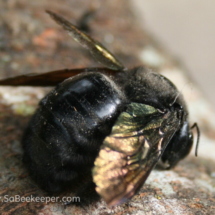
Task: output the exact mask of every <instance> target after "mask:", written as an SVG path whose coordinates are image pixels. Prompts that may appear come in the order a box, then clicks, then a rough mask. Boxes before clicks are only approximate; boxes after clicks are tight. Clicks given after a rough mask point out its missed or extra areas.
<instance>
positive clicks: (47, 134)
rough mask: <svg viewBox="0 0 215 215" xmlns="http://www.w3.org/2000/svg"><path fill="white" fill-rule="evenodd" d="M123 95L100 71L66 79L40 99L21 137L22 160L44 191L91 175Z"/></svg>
mask: <svg viewBox="0 0 215 215" xmlns="http://www.w3.org/2000/svg"><path fill="white" fill-rule="evenodd" d="M125 103H126V99H125V98H124V95H123V94H122V92H121V91H120V90H119V89H118V88H117V86H116V85H115V84H114V82H113V81H111V80H110V79H109V78H108V77H107V76H105V75H103V74H101V73H93V72H92V73H84V74H81V75H78V76H75V77H74V78H69V79H66V80H65V81H64V82H62V83H61V84H59V85H58V86H57V87H56V88H55V89H54V90H52V91H51V92H50V93H49V94H48V95H47V96H46V97H45V98H44V99H43V100H42V101H41V102H40V106H39V108H38V110H37V111H36V113H35V114H34V116H33V117H32V119H31V121H30V123H29V125H28V127H27V129H26V132H25V134H24V136H23V141H22V143H23V147H24V162H25V163H26V164H27V166H28V168H29V170H30V173H31V175H32V177H33V178H34V179H35V180H36V181H37V182H38V183H39V184H40V185H41V186H42V187H43V188H44V189H46V190H48V191H51V192H58V191H61V190H62V189H63V188H64V187H65V186H68V184H72V183H73V182H74V183H75V181H76V180H79V179H80V178H81V177H87V175H90V174H91V168H92V166H93V163H94V160H95V158H96V156H97V154H98V152H99V149H100V145H101V144H102V142H103V140H104V138H105V137H106V136H107V135H109V133H110V132H111V128H112V126H113V124H114V122H115V120H116V118H117V117H118V115H119V114H120V112H122V111H123V109H124V108H125Z"/></svg>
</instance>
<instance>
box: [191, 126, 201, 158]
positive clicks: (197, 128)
mask: <svg viewBox="0 0 215 215" xmlns="http://www.w3.org/2000/svg"><path fill="white" fill-rule="evenodd" d="M193 128H196V131H197V140H196V150H195V156H196V157H197V155H198V153H197V152H198V148H199V139H200V130H199V126H198V124H197V123H196V122H195V123H194V124H193V125H192V126H191V129H193Z"/></svg>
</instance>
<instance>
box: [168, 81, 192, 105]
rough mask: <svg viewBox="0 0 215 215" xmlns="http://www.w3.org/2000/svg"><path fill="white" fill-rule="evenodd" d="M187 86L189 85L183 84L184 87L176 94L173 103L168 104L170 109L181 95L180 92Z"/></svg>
mask: <svg viewBox="0 0 215 215" xmlns="http://www.w3.org/2000/svg"><path fill="white" fill-rule="evenodd" d="M187 84H189V83H185V84H184V86H183V87H182V89H181V90H180V91H178V93H177V94H176V96H175V98H174V100H173V102H172V103H170V105H169V106H170V107H171V106H173V105H174V103H175V102H176V100H177V98H178V97H179V95H180V94H181V92H182V91H183V89H184V88H185V87H186V85H187Z"/></svg>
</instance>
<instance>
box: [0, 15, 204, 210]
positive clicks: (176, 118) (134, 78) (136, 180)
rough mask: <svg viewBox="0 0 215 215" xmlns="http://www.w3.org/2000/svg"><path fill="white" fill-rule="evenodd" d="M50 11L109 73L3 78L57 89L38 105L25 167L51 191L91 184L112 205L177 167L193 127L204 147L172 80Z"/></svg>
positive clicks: (26, 140)
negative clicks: (161, 167)
mask: <svg viewBox="0 0 215 215" xmlns="http://www.w3.org/2000/svg"><path fill="white" fill-rule="evenodd" d="M47 13H49V15H50V16H51V17H52V18H53V19H54V20H55V21H56V22H57V23H58V24H60V25H61V26H62V27H63V28H64V29H65V30H67V31H68V32H69V34H70V35H71V36H72V37H73V38H74V39H75V40H76V41H77V42H79V43H80V44H81V45H82V46H83V47H85V48H86V49H88V50H89V51H90V52H91V54H92V55H93V56H94V57H95V58H96V60H97V61H99V62H100V63H102V64H103V65H104V66H106V67H107V68H86V69H72V70H61V71H54V72H49V73H45V74H37V75H22V76H18V77H14V78H8V79H6V80H2V81H0V85H13V86H25V85H30V86H47V85H48V86H56V85H57V86H56V87H55V88H54V89H53V90H52V91H51V92H50V93H49V94H48V95H46V96H45V97H44V98H43V99H42V100H41V101H40V103H39V108H38V110H37V111H36V113H35V114H34V115H33V117H32V119H31V120H30V122H29V125H28V127H27V129H26V131H25V133H24V136H23V139H22V145H23V149H24V162H25V164H26V165H27V167H28V169H29V172H30V174H31V176H32V177H33V179H34V180H36V182H37V183H38V184H39V185H40V186H41V187H42V188H43V189H45V190H47V191H49V192H52V193H56V192H61V191H62V190H64V189H67V188H68V187H69V186H71V185H73V187H74V186H76V185H78V184H79V183H80V182H82V181H84V180H87V181H88V182H91V183H92V181H93V183H94V184H95V190H96V192H97V193H98V194H99V195H100V196H101V197H103V198H104V200H105V201H106V202H107V204H108V205H109V206H113V205H117V204H121V203H123V202H126V201H127V200H128V199H130V198H131V197H132V196H133V195H134V194H135V193H136V192H137V191H138V190H139V189H140V187H141V186H142V185H143V184H144V182H145V181H146V179H147V177H148V176H149V174H150V172H151V171H152V169H153V167H154V166H155V165H156V164H157V162H158V161H159V160H160V159H161V161H162V162H163V163H165V164H167V165H168V168H172V167H174V166H175V165H176V163H177V162H178V161H180V160H181V159H183V158H184V157H185V156H187V155H188V153H189V152H190V150H191V147H192V145H193V134H192V132H191V129H192V128H193V127H196V128H197V131H198V139H197V145H198V142H199V135H200V132H199V129H198V126H197V124H196V123H195V124H194V125H193V126H192V127H191V128H190V126H189V123H188V111H187V108H186V105H185V102H184V99H183V97H182V95H181V94H180V93H179V91H178V90H177V89H176V87H175V86H174V84H173V83H172V82H171V81H170V80H168V79H167V78H165V77H164V76H162V75H160V74H158V73H154V72H151V71H149V70H148V69H147V68H145V67H138V68H134V69H131V70H128V69H127V68H125V67H124V66H123V65H122V64H121V63H120V62H119V61H118V60H117V59H116V57H114V55H113V54H111V53H110V52H109V51H108V50H107V49H106V48H104V47H103V46H102V45H101V44H100V43H99V42H97V41H95V40H93V39H92V38H90V37H89V36H88V35H86V34H85V33H83V32H82V31H80V30H78V29H77V28H76V27H75V26H74V25H72V24H71V23H70V22H68V21H67V20H65V19H64V18H63V17H61V16H59V15H57V14H55V13H53V12H51V11H47ZM196 151H197V147H196ZM86 184H87V183H86ZM86 187H88V186H86Z"/></svg>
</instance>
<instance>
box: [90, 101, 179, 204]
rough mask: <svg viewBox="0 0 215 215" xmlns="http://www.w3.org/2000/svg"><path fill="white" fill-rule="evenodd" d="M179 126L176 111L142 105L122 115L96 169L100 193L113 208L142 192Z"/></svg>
mask: <svg viewBox="0 0 215 215" xmlns="http://www.w3.org/2000/svg"><path fill="white" fill-rule="evenodd" d="M179 124H180V121H179V119H178V118H177V113H176V112H170V111H166V112H161V111H159V110H158V109H156V108H154V107H152V106H149V105H144V104H139V103H131V104H130V105H129V106H128V108H127V110H126V111H125V112H122V113H121V114H120V116H119V117H118V119H117V121H116V123H115V125H114V126H113V128H112V132H111V134H110V135H109V136H107V137H106V138H105V140H104V142H103V144H102V146H101V150H100V152H99V155H98V157H97V158H96V160H95V163H94V164H95V166H94V168H93V170H92V171H93V173H92V174H93V181H94V182H95V184H96V186H97V187H96V191H97V192H98V193H99V194H100V195H101V196H102V197H103V198H104V200H105V201H106V202H107V204H108V205H109V206H113V205H117V204H121V203H123V202H125V201H127V200H128V199H130V198H131V197H132V196H133V195H134V194H135V193H136V192H137V191H138V190H139V189H140V187H141V186H142V185H143V183H144V182H145V180H146V179H147V177H148V175H149V174H150V172H151V171H152V169H153V167H154V166H155V164H156V163H157V162H158V160H159V158H160V157H161V155H162V153H163V151H164V149H165V148H166V146H167V145H168V143H169V141H170V140H171V138H172V136H173V135H174V133H175V132H176V130H177V129H178V126H179Z"/></svg>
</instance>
